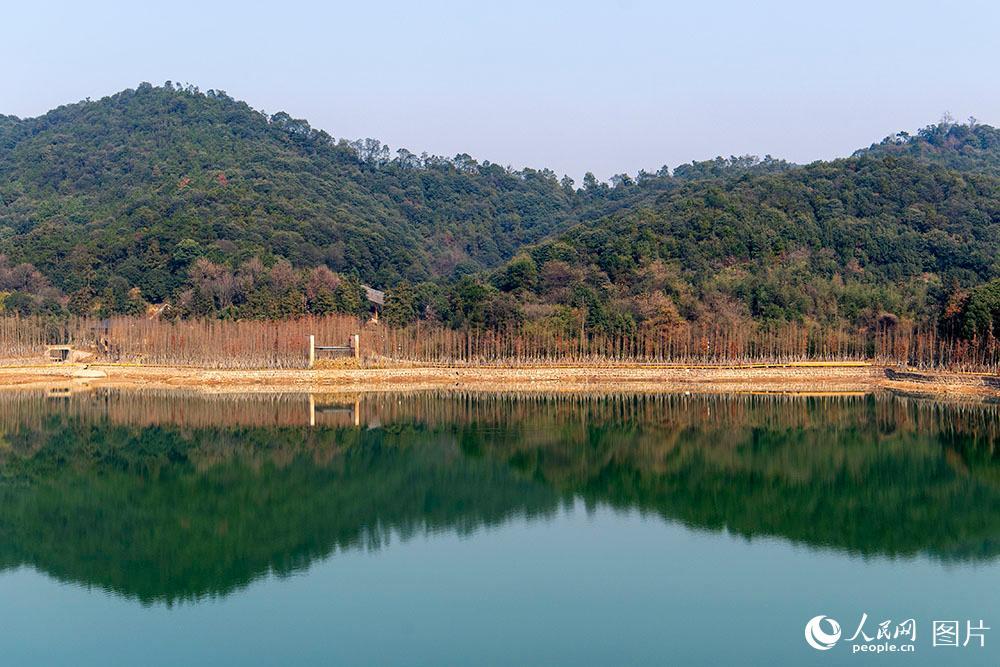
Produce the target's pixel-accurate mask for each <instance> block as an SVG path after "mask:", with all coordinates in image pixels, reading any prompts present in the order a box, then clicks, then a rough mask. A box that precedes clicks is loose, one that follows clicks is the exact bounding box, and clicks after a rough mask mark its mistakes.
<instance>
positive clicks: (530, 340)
mask: <svg viewBox="0 0 1000 667" xmlns="http://www.w3.org/2000/svg"><path fill="white" fill-rule="evenodd" d="M355 333H358V334H359V335H360V345H361V361H362V364H363V365H365V366H369V367H378V366H387V365H389V366H391V365H395V364H406V363H428V364H444V365H469V364H472V365H515V366H516V365H534V364H586V365H602V364H621V363H626V364H629V363H636V364H655V363H678V364H743V363H747V364H749V363H786V362H794V361H810V360H812V361H862V360H871V361H876V362H880V363H886V364H899V365H908V366H913V367H917V368H951V369H959V370H963V369H964V370H996V369H997V368H998V367H1000V341H998V339H996V338H994V337H992V336H988V337H986V338H983V339H979V338H972V339H971V340H967V339H964V338H956V337H942V336H940V335H939V333H938V329H937V328H935V327H931V328H928V329H922V328H920V327H918V326H915V325H913V324H911V323H906V322H899V321H896V320H885V321H883V322H881V323H880V324H879V325H878V326H877V327H875V328H872V329H844V328H837V327H821V326H818V325H810V326H806V325H802V324H799V323H783V324H771V325H764V324H760V323H754V322H744V323H741V324H739V325H737V326H728V327H727V326H720V325H713V326H707V327H706V326H701V325H698V324H692V323H687V322H682V323H678V324H675V325H673V326H671V327H667V328H664V327H641V328H638V329H637V330H635V331H631V332H628V333H623V334H618V335H615V334H591V333H588V332H587V331H586V330H582V331H576V332H573V331H569V332H567V331H564V330H562V329H558V328H548V327H542V326H537V325H531V324H524V325H521V326H518V327H508V328H505V329H501V330H495V329H472V330H469V329H461V330H456V329H451V328H448V327H442V326H440V325H435V324H426V323H420V322H417V323H414V324H410V325H406V326H402V327H395V326H391V325H387V324H385V323H379V324H375V323H372V322H366V321H365V320H363V319H359V318H357V317H353V316H348V315H328V316H325V317H300V318H295V319H286V320H218V319H210V318H208V319H206V318H201V319H186V320H176V321H165V320H159V319H148V318H130V317H114V318H109V319H104V320H98V319H90V318H65V319H54V318H45V317H27V318H0V356H2V357H7V358H11V357H22V358H24V357H37V356H40V355H41V354H42V353H43V351H44V349H45V346H46V345H48V344H62V343H70V344H72V345H74V346H76V347H78V348H80V349H84V350H90V351H91V352H93V353H94V355H95V359H97V360H103V361H110V362H129V363H147V364H167V365H195V366H204V367H216V368H302V367H304V366H305V365H306V364H307V349H308V348H307V345H308V344H307V340H308V336H309V335H315V336H316V342H317V344H318V345H336V346H344V345H347V344H348V342H349V339H350V337H351V336H352V335H353V334H355Z"/></svg>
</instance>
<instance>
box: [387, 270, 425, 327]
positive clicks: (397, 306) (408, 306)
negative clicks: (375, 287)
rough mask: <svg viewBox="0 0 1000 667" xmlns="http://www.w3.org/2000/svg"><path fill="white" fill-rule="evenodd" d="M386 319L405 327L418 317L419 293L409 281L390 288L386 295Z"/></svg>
mask: <svg viewBox="0 0 1000 667" xmlns="http://www.w3.org/2000/svg"><path fill="white" fill-rule="evenodd" d="M384 315H385V321H386V322H387V323H388V324H389V325H391V326H395V327H403V326H406V325H407V324H410V323H412V322H414V321H415V320H416V319H417V315H418V312H417V294H416V292H415V291H414V289H413V287H412V286H411V285H410V283H408V282H407V281H405V280H404V281H403V282H401V283H399V284H398V285H396V286H395V287H394V288H392V289H391V290H389V291H388V292H387V293H386V296H385V312H384Z"/></svg>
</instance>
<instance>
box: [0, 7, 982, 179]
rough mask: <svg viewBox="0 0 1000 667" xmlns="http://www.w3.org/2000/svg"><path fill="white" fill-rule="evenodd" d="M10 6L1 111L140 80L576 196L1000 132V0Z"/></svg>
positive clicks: (1, 28)
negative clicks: (634, 180)
mask: <svg viewBox="0 0 1000 667" xmlns="http://www.w3.org/2000/svg"><path fill="white" fill-rule="evenodd" d="M144 4H145V3H124V2H122V3H110V2H102V1H100V0H93V1H90V2H63V1H62V0H54V1H50V2H46V3H44V4H42V5H39V4H38V3H27V2H19V3H12V2H7V1H6V0H4V1H3V3H2V6H0V63H2V65H0V113H3V114H13V115H16V116H20V117H31V116H37V115H40V114H43V113H44V112H46V111H48V110H49V109H51V108H54V107H56V106H59V105H61V104H66V103H71V102H76V101H79V100H82V99H85V98H87V97H90V98H92V99H98V98H100V97H103V96H105V95H109V94H112V93H114V92H117V91H119V90H122V89H125V88H134V87H135V86H137V85H138V84H139V83H140V82H142V81H148V82H150V83H154V84H160V83H162V82H164V81H166V80H171V81H177V82H183V83H191V84H194V85H196V86H198V87H200V88H201V89H202V90H208V89H210V88H212V89H217V90H224V91H226V92H227V93H229V94H230V95H231V96H233V97H235V98H237V99H242V100H245V101H246V102H248V103H249V104H250V105H251V106H252V107H254V108H256V109H263V110H265V111H267V112H268V113H274V112H277V111H287V112H288V113H289V114H291V115H292V116H294V117H296V118H305V119H306V120H308V121H309V122H310V124H311V125H312V126H313V127H317V128H321V129H324V130H326V131H327V132H329V133H330V134H332V135H333V136H335V137H337V138H347V139H356V138H361V137H374V138H377V139H379V140H381V141H383V142H384V143H387V144H389V145H390V146H391V148H392V150H396V149H397V148H400V147H404V148H407V149H409V150H411V151H413V152H415V153H421V152H424V151H427V152H428V153H432V154H438V155H445V156H453V155H455V154H457V153H469V154H470V155H472V156H474V157H476V158H477V159H480V160H489V161H491V162H495V163H499V164H503V165H509V166H512V167H515V168H519V167H522V166H531V167H536V168H542V167H548V168H551V169H553V170H554V171H555V172H557V174H559V175H562V174H569V175H570V176H571V177H573V178H575V179H576V180H577V182H579V181H580V179H581V177H582V175H583V174H584V172H586V171H592V172H593V173H595V174H596V175H597V176H598V177H599V178H601V179H607V178H609V177H610V176H612V175H613V174H616V173H623V172H624V173H630V174H635V173H636V172H637V171H639V170H640V169H646V170H650V171H655V170H656V169H658V168H660V167H661V166H663V165H668V166H670V167H675V166H677V165H678V164H682V163H685V162H689V161H691V160H694V159H707V158H711V157H714V156H716V155H726V156H728V155H741V154H747V153H749V154H756V155H765V154H771V155H773V156H775V157H783V158H786V159H789V160H791V161H794V162H810V161H812V160H817V159H830V158H834V157H839V156H844V155H849V154H850V153H851V152H853V151H854V150H855V149H857V148H860V147H864V146H868V145H870V144H871V143H873V142H875V141H878V140H880V139H882V138H883V137H885V136H887V135H890V134H893V133H895V132H896V131H899V130H907V131H911V132H912V131H914V130H916V129H918V128H920V127H922V126H925V125H928V124H931V123H934V122H937V121H938V120H939V119H940V118H941V117H942V115H943V113H944V112H946V111H947V112H950V113H951V114H952V115H953V116H954V117H955V118H956V119H958V120H965V119H966V118H968V117H969V116H974V117H976V118H977V119H978V120H979V121H980V122H984V123H989V124H992V125H1000V85H998V84H1000V80H998V72H1000V68H998V65H1000V39H998V38H997V27H998V26H1000V2H995V1H980V0H966V1H965V2H961V3H945V2H921V1H919V0H909V1H906V2H896V1H884V2H880V1H879V0H867V1H865V2H853V1H852V0H845V1H840V2H832V1H831V2H809V1H807V0H799V1H798V2H779V1H774V2H767V1H764V2H753V1H752V0H743V1H741V2H711V1H709V0H701V1H693V0H692V1H689V2H684V3H673V2H666V1H664V2H641V1H638V0H634V1H633V0H609V1H606V2H600V3H591V2H543V1H541V0H536V1H535V2H519V1H509V0H508V1H504V2H471V1H467V2H435V1H433V0H426V1H421V2H382V1H379V0H367V1H355V2H348V3H341V2H295V1H294V0H287V1H285V2H273V1H272V2H268V3H255V2H252V1H244V2H228V1H226V0H216V1H213V0H200V1H199V2H189V1H188V0H172V1H170V2H158V3H155V5H156V6H155V7H151V8H150V7H145V6H143V5H144Z"/></svg>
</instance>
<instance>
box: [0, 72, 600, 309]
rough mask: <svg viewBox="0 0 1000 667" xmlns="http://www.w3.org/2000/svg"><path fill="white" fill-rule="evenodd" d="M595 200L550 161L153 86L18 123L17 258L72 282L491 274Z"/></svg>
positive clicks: (7, 125) (6, 186) (147, 291)
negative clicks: (337, 126)
mask: <svg viewBox="0 0 1000 667" xmlns="http://www.w3.org/2000/svg"><path fill="white" fill-rule="evenodd" d="M580 199H581V198H580V197H578V196H577V195H576V193H575V191H574V190H573V189H572V188H571V187H568V185H567V186H565V187H564V185H562V184H560V183H559V181H558V180H557V179H556V177H555V174H553V173H552V172H549V171H535V170H531V169H525V170H522V171H517V172H514V171H511V170H508V169H505V168H503V167H501V166H500V165H496V164H490V163H482V164H479V163H477V162H476V161H474V160H473V159H472V158H470V157H469V156H467V155H460V156H457V157H455V158H454V159H448V160H445V159H442V158H438V157H434V156H426V155H424V156H416V155H413V154H411V153H409V152H407V151H405V150H400V151H398V152H397V153H396V154H393V155H390V153H389V149H388V147H386V146H382V145H381V144H379V143H378V142H377V141H372V140H367V141H363V142H354V143H349V142H346V141H343V140H341V141H336V140H334V138H333V137H331V136H330V135H328V134H327V133H325V132H322V131H318V130H314V129H312V128H311V127H310V126H309V124H308V123H307V122H305V121H303V120H296V119H293V118H291V117H289V116H288V115H287V114H284V113H279V114H275V115H273V116H270V117H268V116H266V115H264V114H263V113H261V112H258V111H255V110H253V109H251V108H250V107H249V106H247V105H246V104H244V103H242V102H237V101H235V100H233V99H231V98H230V97H228V96H227V95H225V93H221V92H216V91H209V92H208V93H206V94H202V93H199V92H198V91H196V90H194V89H191V88H187V89H183V90H182V89H178V88H176V87H175V86H170V87H166V86H164V87H154V86H151V85H148V84H143V85H141V86H139V88H138V89H137V90H126V91H124V92H122V93H119V94H117V95H114V96H112V97H109V98H105V99H102V100H99V101H95V102H90V101H86V102H81V103H78V104H72V105H68V106H64V107H60V108H58V109H56V110H54V111H52V112H50V113H47V114H45V115H44V116H41V117H39V118H34V119H28V120H20V121H19V120H17V119H15V118H11V117H6V118H3V120H2V121H0V225H2V227H0V229H2V232H3V234H2V236H3V241H2V247H0V251H2V252H4V253H6V254H7V255H9V256H10V257H11V258H14V259H17V260H26V261H30V262H32V263H33V264H35V266H37V267H38V268H39V269H40V270H41V271H42V272H43V273H44V274H45V275H47V276H49V277H50V278H51V279H52V280H54V281H55V282H56V284H57V285H58V286H59V287H61V288H63V289H64V291H67V292H72V291H73V290H75V289H78V288H79V287H80V286H81V285H82V284H83V283H84V282H86V281H88V280H95V279H96V281H97V282H98V283H103V282H105V281H106V279H107V278H108V277H109V273H114V274H116V275H119V276H122V277H124V278H125V279H126V280H127V281H128V282H129V284H130V285H133V286H136V287H139V288H140V290H141V291H142V294H143V295H144V297H146V298H147V299H148V300H151V301H159V300H162V299H165V298H169V297H170V296H171V294H172V293H173V292H174V291H175V290H176V289H177V288H179V287H180V286H181V285H182V284H183V283H184V282H185V281H186V280H187V274H186V269H187V263H188V258H189V257H190V256H191V255H196V256H205V257H208V258H211V259H214V260H216V261H232V260H241V259H247V258H249V257H253V256H257V257H260V258H261V259H263V260H264V261H265V262H270V261H271V260H273V259H274V258H275V257H282V258H285V259H287V260H289V261H290V262H291V263H292V264H293V265H296V266H316V265H319V264H326V265H328V266H329V267H330V268H332V269H334V270H336V271H356V272H357V273H358V274H359V275H360V277H361V278H363V279H364V280H367V281H369V282H372V283H374V284H378V285H391V284H393V283H394V282H397V281H398V280H400V279H401V278H407V279H410V280H419V279H426V278H430V277H433V276H438V275H449V274H450V273H451V272H452V271H453V270H454V269H455V268H456V267H458V268H459V269H460V270H466V271H468V270H477V269H481V268H484V267H488V266H495V265H496V264H498V263H500V262H502V261H503V260H504V259H506V258H508V257H510V256H511V255H512V253H513V252H514V251H515V250H516V249H517V248H518V247H519V246H520V245H521V244H523V243H526V242H531V241H535V240H538V239H540V238H541V237H542V236H544V235H545V234H546V233H547V232H549V231H552V230H553V229H556V228H558V226H559V224H560V223H561V222H562V221H564V220H566V219H567V217H568V216H569V215H570V213H571V211H572V210H573V209H574V208H575V207H578V206H579V205H580V204H581V203H583V202H580V201H578V200H580ZM178 269H182V270H181V271H178ZM91 273H93V276H91V275H90V274H91Z"/></svg>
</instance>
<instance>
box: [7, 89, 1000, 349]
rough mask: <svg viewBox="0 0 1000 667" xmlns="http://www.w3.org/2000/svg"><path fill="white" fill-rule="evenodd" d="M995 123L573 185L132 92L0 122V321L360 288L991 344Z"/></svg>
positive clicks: (451, 312)
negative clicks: (912, 325) (891, 325)
mask: <svg viewBox="0 0 1000 667" xmlns="http://www.w3.org/2000/svg"><path fill="white" fill-rule="evenodd" d="M998 137H1000V132H998V130H996V129H995V128H992V127H989V126H986V125H979V124H975V123H969V124H955V123H952V122H942V123H939V124H937V125H932V126H929V127H927V128H925V129H923V130H921V131H919V132H918V133H916V134H914V135H912V136H911V135H908V134H905V133H900V134H897V135H893V136H892V137H889V138H887V139H885V140H883V141H882V142H880V143H877V144H874V145H873V146H871V147H870V148H867V149H863V150H861V151H858V152H857V153H856V154H855V155H854V156H852V157H851V158H848V159H842V160H835V161H832V162H817V163H814V164H811V165H808V166H796V165H792V164H789V163H787V162H784V161H782V160H776V159H773V158H771V157H770V156H768V157H765V158H764V159H763V160H759V159H757V158H754V157H750V156H744V157H731V158H716V159H714V160H707V161H703V162H693V163H690V164H687V165H682V166H679V167H677V168H675V169H673V170H672V171H671V170H669V169H667V168H663V169H661V170H659V171H658V172H656V173H648V172H640V173H639V174H637V175H635V176H629V175H624V174H623V175H619V176H615V177H614V178H613V179H612V182H611V184H604V183H601V182H598V181H597V179H595V178H594V177H593V176H592V175H590V174H588V175H587V177H586V178H585V179H584V182H583V183H582V184H581V185H582V187H579V188H578V187H576V186H575V185H574V184H573V183H572V181H570V180H569V179H562V180H560V179H558V178H557V176H556V174H554V173H552V172H551V171H549V170H544V169H542V170H534V169H521V170H512V169H510V168H507V167H502V166H500V165H496V164H492V163H489V162H477V161H476V160H474V159H473V158H472V157H470V156H468V155H458V156H455V157H454V158H448V159H445V158H441V157H436V156H428V155H421V156H417V155H414V154H412V153H410V152H409V151H406V150H403V149H400V150H398V151H396V152H394V153H392V152H390V150H389V148H388V147H386V146H383V145H382V144H380V143H379V142H377V141H374V140H364V141H355V142H350V141H346V140H343V139H340V140H337V139H334V138H333V137H331V136H330V135H328V134H327V133H326V132H323V131H319V130H315V129H313V128H311V127H310V126H309V124H308V123H307V122H306V121H303V120H297V119H294V118H291V117H290V116H288V115H287V114H284V113H278V114H275V115H271V116H268V115H266V114H264V113H263V112H259V111H255V110H253V109H252V108H250V107H249V106H247V105H246V104H244V103H242V102H238V101H235V100H233V99H232V98H230V97H229V96H227V95H226V94H225V93H222V92H218V91H208V92H207V93H201V92H199V91H198V90H197V89H194V88H191V87H187V88H181V87H179V86H176V85H173V84H169V82H168V84H165V85H164V86H151V85H149V84H142V85H140V86H139V87H138V88H137V89H136V90H126V91H124V92H121V93H118V94H116V95H114V96H111V97H108V98H104V99H101V100H98V101H93V102H92V101H89V100H88V101H85V102H81V103H78V104H72V105H68V106H64V107H60V108H58V109H56V110H54V111H51V112H50V113H48V114H45V115H44V116H41V117H39V118H33V119H25V120H20V119H17V118H13V117H4V116H0V311H2V312H5V313H10V312H15V313H22V314H23V313H33V312H45V313H52V314H64V313H66V312H73V313H78V314H102V315H107V314H114V313H123V312H124V313H138V312H142V310H144V309H145V308H146V307H147V306H148V305H149V304H159V303H164V302H167V303H169V304H171V306H172V308H171V309H169V310H170V312H171V313H173V314H174V315H179V316H195V315H209V316H223V317H236V318H246V317H284V316H293V315H297V314H302V313H307V312H309V313H324V312H329V311H330V310H339V311H344V312H363V311H364V310H365V308H366V305H365V303H364V299H363V292H362V291H361V289H360V282H361V281H364V282H367V283H369V284H372V285H374V286H376V287H379V288H385V289H387V290H388V292H389V301H388V303H387V306H386V315H387V316H388V318H389V319H390V321H391V322H393V323H405V322H409V321H413V320H414V319H417V318H426V319H433V320H438V321H442V322H444V323H446V324H449V325H451V326H457V327H482V326H487V327H507V326H511V325H521V324H523V323H532V324H537V325H538V326H544V327H550V328H551V327H557V328H565V329H566V330H567V331H574V332H579V331H581V330H589V331H593V332H604V333H618V334H621V333H626V334H627V333H628V332H629V331H632V330H634V329H635V328H637V327H644V326H646V327H648V326H653V327H663V326H665V327H669V326H671V325H672V323H677V322H680V321H688V322H692V321H707V322H713V321H718V322H724V323H733V322H742V321H749V320H754V321H758V322H759V321H812V322H818V323H823V324H836V325H838V326H840V325H845V324H846V325H850V326H871V325H872V323H873V322H876V321H888V320H893V319H897V320H898V319H900V318H908V319H911V320H913V321H917V322H921V323H933V322H941V323H942V326H945V327H946V328H949V329H950V330H952V331H957V330H961V331H964V332H966V333H967V334H968V333H970V332H979V333H985V332H987V331H990V330H994V331H996V332H997V333H1000V259H998V258H1000V139H998ZM887 318H888V320H887ZM970 323H971V324H970Z"/></svg>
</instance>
